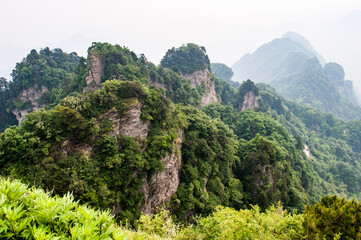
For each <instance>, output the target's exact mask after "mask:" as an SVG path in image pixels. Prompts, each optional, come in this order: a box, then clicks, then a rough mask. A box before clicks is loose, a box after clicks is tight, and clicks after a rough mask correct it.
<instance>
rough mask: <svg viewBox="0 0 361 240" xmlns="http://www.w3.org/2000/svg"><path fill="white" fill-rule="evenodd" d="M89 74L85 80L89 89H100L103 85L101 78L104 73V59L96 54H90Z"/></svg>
mask: <svg viewBox="0 0 361 240" xmlns="http://www.w3.org/2000/svg"><path fill="white" fill-rule="evenodd" d="M88 61H89V65H90V69H89V73H88V75H87V76H86V78H85V81H86V85H87V88H86V89H90V88H99V87H100V85H101V78H102V76H103V73H104V64H103V62H102V59H101V58H100V57H99V56H98V55H96V54H94V53H89V60H88Z"/></svg>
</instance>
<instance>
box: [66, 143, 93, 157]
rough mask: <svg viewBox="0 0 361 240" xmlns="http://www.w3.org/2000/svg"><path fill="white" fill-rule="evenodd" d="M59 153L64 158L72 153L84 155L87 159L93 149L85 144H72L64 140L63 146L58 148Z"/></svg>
mask: <svg viewBox="0 0 361 240" xmlns="http://www.w3.org/2000/svg"><path fill="white" fill-rule="evenodd" d="M60 151H61V152H62V153H63V154H64V155H65V156H69V155H70V154H72V153H74V152H81V153H82V154H84V155H85V156H87V157H90V155H91V153H92V151H93V147H92V146H90V145H88V144H86V143H82V144H73V143H72V142H71V141H69V140H66V141H64V142H63V144H62V145H61V147H60Z"/></svg>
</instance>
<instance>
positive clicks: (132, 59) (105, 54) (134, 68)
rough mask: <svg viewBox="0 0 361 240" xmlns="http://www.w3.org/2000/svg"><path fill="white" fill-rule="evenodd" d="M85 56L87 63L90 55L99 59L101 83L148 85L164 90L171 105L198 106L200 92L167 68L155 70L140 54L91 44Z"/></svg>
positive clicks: (104, 44)
mask: <svg viewBox="0 0 361 240" xmlns="http://www.w3.org/2000/svg"><path fill="white" fill-rule="evenodd" d="M192 46H193V45H192ZM193 50H194V49H193ZM193 50H192V51H193ZM88 53H89V57H88V61H91V58H92V56H96V57H99V58H100V60H101V62H102V65H103V66H104V73H103V76H102V80H103V81H106V80H110V79H119V80H122V81H139V82H142V83H149V84H150V85H155V86H157V87H159V88H162V89H164V91H165V92H164V94H165V95H166V96H167V97H168V98H170V99H171V100H172V101H173V102H175V103H183V104H191V105H193V106H197V105H199V103H200V99H201V95H200V92H198V90H197V89H196V88H193V87H191V86H190V84H189V81H188V80H186V79H184V78H182V77H180V76H179V74H178V73H176V72H174V71H172V70H170V69H167V68H163V67H156V66H155V65H154V64H153V63H151V62H149V61H147V59H146V57H145V56H144V55H143V54H141V55H140V56H139V57H137V55H136V54H135V53H134V52H132V51H130V50H129V49H128V48H126V47H123V48H122V47H120V46H119V45H111V44H109V43H95V42H94V43H93V44H92V46H91V47H90V48H89V50H88ZM202 54H203V53H202ZM192 56H193V55H192ZM202 56H203V55H202ZM202 56H201V57H202ZM193 57H195V58H197V57H199V56H198V55H195V56H193Z"/></svg>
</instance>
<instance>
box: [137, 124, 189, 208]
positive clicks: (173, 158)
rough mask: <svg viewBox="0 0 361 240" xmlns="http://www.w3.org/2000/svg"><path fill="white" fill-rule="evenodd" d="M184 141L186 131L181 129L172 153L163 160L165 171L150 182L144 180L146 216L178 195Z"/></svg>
mask: <svg viewBox="0 0 361 240" xmlns="http://www.w3.org/2000/svg"><path fill="white" fill-rule="evenodd" d="M183 140H184V131H183V130H182V129H180V130H179V131H178V137H177V138H176V139H175V141H174V148H173V151H172V153H171V154H169V155H167V156H165V157H164V158H162V159H161V162H162V163H163V166H164V170H163V171H160V172H157V173H155V174H154V175H153V176H151V178H150V180H148V178H147V177H145V178H144V179H143V181H144V184H143V186H142V189H141V191H142V192H143V193H144V205H143V206H142V207H141V210H142V212H144V213H145V214H151V213H153V212H155V210H157V207H160V206H163V204H166V203H167V202H169V201H170V200H171V198H172V196H173V195H174V194H175V193H176V191H177V189H178V185H179V180H180V170H181V164H182V154H181V150H182V143H183Z"/></svg>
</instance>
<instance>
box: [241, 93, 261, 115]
mask: <svg viewBox="0 0 361 240" xmlns="http://www.w3.org/2000/svg"><path fill="white" fill-rule="evenodd" d="M258 99H259V96H258V95H256V94H255V93H254V92H252V91H250V92H247V93H246V94H245V95H244V100H243V102H242V104H240V105H239V109H240V110H241V111H245V110H247V109H253V110H255V109H256V108H258Z"/></svg>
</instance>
